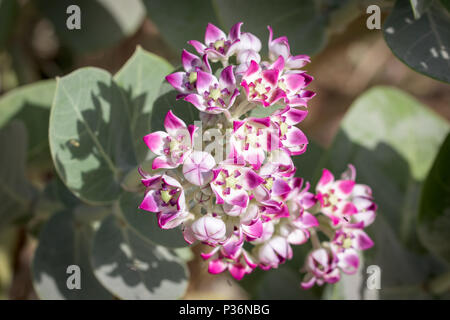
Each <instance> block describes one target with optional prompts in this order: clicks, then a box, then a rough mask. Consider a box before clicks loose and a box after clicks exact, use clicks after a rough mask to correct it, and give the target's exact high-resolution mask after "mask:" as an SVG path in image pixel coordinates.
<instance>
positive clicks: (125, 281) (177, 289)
mask: <svg viewBox="0 0 450 320" xmlns="http://www.w3.org/2000/svg"><path fill="white" fill-rule="evenodd" d="M92 258H93V265H94V270H95V271H94V272H95V275H96V276H97V278H98V279H99V281H100V282H101V283H102V284H103V285H104V286H105V287H106V288H108V289H109V290H110V291H111V292H113V293H114V295H116V296H118V297H119V298H122V299H177V298H180V297H182V296H183V295H184V293H185V290H186V288H187V284H188V283H187V278H188V270H187V268H186V265H185V263H184V262H182V261H181V260H180V259H179V258H178V257H176V255H174V254H173V253H172V252H171V251H169V250H168V249H166V248H164V247H161V246H155V245H153V244H152V243H151V242H148V241H147V240H146V239H145V238H143V237H141V236H140V235H139V234H138V233H136V232H135V231H134V230H133V229H131V228H129V227H128V226H127V224H126V223H125V222H123V221H119V220H118V219H116V218H115V217H114V216H109V217H107V218H106V219H105V220H104V221H103V222H102V224H101V226H100V228H99V229H98V230H97V233H96V235H95V238H94V244H93V248H92Z"/></svg>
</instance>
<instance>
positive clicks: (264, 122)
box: [249, 117, 270, 128]
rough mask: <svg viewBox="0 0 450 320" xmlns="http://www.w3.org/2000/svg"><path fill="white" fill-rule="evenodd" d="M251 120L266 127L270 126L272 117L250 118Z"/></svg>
mask: <svg viewBox="0 0 450 320" xmlns="http://www.w3.org/2000/svg"><path fill="white" fill-rule="evenodd" d="M249 121H251V122H253V123H257V124H260V125H262V126H264V127H266V128H268V127H269V126H270V117H265V118H249Z"/></svg>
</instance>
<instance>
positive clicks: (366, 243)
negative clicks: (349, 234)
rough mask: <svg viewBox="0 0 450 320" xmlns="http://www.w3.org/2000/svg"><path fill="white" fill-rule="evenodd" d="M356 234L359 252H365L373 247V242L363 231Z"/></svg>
mask: <svg viewBox="0 0 450 320" xmlns="http://www.w3.org/2000/svg"><path fill="white" fill-rule="evenodd" d="M355 233H356V245H357V248H358V249H359V250H367V249H370V248H372V247H373V241H372V239H370V237H369V236H368V235H367V233H365V232H364V231H362V230H360V231H359V232H355Z"/></svg>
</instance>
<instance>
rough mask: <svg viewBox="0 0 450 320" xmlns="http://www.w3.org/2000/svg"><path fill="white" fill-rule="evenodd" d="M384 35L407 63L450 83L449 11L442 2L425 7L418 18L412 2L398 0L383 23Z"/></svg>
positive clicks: (415, 68) (397, 54) (421, 71)
mask: <svg viewBox="0 0 450 320" xmlns="http://www.w3.org/2000/svg"><path fill="white" fill-rule="evenodd" d="M416 15H417V13H416ZM383 34H384V37H385V39H386V42H387V44H388V46H389V47H390V48H391V50H392V52H393V53H394V54H395V55H396V56H397V57H398V58H399V59H400V60H401V61H403V62H404V63H405V64H407V65H408V66H410V67H411V68H413V69H414V70H416V71H418V72H420V73H423V74H425V75H427V76H429V77H432V78H435V79H438V80H441V81H446V82H450V72H449V69H450V14H449V12H448V11H447V10H446V9H445V8H444V7H443V6H442V5H441V4H440V2H439V1H433V3H432V4H431V5H429V6H426V7H424V8H423V12H421V15H420V18H419V19H415V18H414V12H413V9H412V8H411V5H410V3H409V1H404V0H397V2H396V3H395V7H394V9H393V10H392V12H391V14H390V15H389V16H388V17H387V19H386V21H385V23H384V25H383Z"/></svg>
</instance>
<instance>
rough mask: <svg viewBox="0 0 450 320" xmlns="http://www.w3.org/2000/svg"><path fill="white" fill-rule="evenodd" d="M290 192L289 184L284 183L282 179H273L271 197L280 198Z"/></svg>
mask: <svg viewBox="0 0 450 320" xmlns="http://www.w3.org/2000/svg"><path fill="white" fill-rule="evenodd" d="M290 191H291V187H290V186H289V183H287V182H286V181H284V180H283V179H275V181H274V183H273V187H272V192H273V195H275V196H282V195H285V194H287V193H289V192H290Z"/></svg>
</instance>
